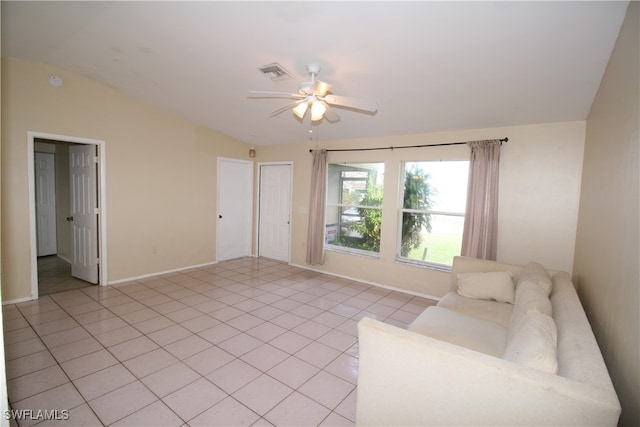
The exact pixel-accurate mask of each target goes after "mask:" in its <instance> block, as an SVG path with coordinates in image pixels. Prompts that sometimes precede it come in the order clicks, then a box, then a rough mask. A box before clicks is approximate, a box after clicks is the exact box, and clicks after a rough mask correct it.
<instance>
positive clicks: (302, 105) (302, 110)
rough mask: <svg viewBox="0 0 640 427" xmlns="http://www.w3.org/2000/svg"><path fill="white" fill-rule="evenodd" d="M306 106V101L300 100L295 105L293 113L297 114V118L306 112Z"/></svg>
mask: <svg viewBox="0 0 640 427" xmlns="http://www.w3.org/2000/svg"><path fill="white" fill-rule="evenodd" d="M307 107H308V104H307V103H306V102H301V103H300V104H298V105H296V106H295V108H294V109H293V113H294V114H295V115H296V116H298V118H300V119H301V118H303V117H304V114H305V113H306V112H307Z"/></svg>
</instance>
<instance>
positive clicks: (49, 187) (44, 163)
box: [35, 153, 58, 256]
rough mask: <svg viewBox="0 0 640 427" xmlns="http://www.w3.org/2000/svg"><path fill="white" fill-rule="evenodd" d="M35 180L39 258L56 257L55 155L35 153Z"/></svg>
mask: <svg viewBox="0 0 640 427" xmlns="http://www.w3.org/2000/svg"><path fill="white" fill-rule="evenodd" d="M35 178H36V179H35V181H36V182H35V184H36V234H37V242H38V256H47V255H54V254H56V253H57V252H58V243H57V236H56V175H55V155H54V154H52V153H35Z"/></svg>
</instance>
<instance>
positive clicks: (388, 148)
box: [309, 137, 509, 153]
mask: <svg viewBox="0 0 640 427" xmlns="http://www.w3.org/2000/svg"><path fill="white" fill-rule="evenodd" d="M499 141H500V145H502V143H503V142H508V141H509V138H508V137H505V138H502V139H500V140H499ZM469 142H472V141H468V142H444V143H442V144H423V145H403V146H400V147H377V148H337V149H334V150H327V152H329V151H373V150H391V151H393V150H395V149H401V148H423V147H442V146H445V145H463V144H464V145H466V144H468V143H469ZM309 152H310V153H312V152H313V150H311V149H310V150H309Z"/></svg>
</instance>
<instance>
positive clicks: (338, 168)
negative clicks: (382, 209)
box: [327, 163, 384, 206]
mask: <svg viewBox="0 0 640 427" xmlns="http://www.w3.org/2000/svg"><path fill="white" fill-rule="evenodd" d="M327 175H328V182H327V203H328V204H332V205H351V206H359V205H360V206H362V205H364V206H382V197H381V196H380V198H372V197H367V188H368V187H369V186H373V187H379V188H380V189H382V183H383V180H384V164H383V163H351V164H349V163H347V164H329V167H328V170H327Z"/></svg>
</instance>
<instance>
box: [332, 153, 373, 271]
mask: <svg viewBox="0 0 640 427" xmlns="http://www.w3.org/2000/svg"><path fill="white" fill-rule="evenodd" d="M332 165H335V166H342V167H352V168H353V169H351V171H354V170H357V169H360V170H366V169H367V168H365V167H362V168H359V167H358V165H378V169H377V173H380V172H381V173H382V174H383V176H384V171H385V168H386V164H385V162H384V161H352V162H339V163H338V162H331V163H328V165H327V168H328V170H330V168H331V166H332ZM346 171H349V170H348V169H345V170H342V171H340V176H339V177H338V183H339V186H338V187H337V192H338V194H339V198H340V203H331V202H330V201H329V195H330V190H329V185H330V173H328V174H327V199H326V201H325V242H324V248H325V250H327V251H332V252H340V253H346V254H350V255H358V256H363V257H369V258H377V259H379V258H380V250H381V248H382V241H381V242H380V248H379V249H378V251H373V250H366V249H359V248H353V247H349V246H342V245H337V244H333V243H329V242H328V231H329V229H328V227H329V225H328V224H327V220H326V218H327V215H328V211H329V209H338V214H337V217H338V222H337V223H336V224H332V225H337V226H338V227H342V224H343V223H342V222H341V219H342V216H343V212H344V210H348V209H352V208H355V209H375V210H378V211H379V212H380V215H381V217H382V215H383V213H384V211H383V204H382V203H380V205H379V206H369V205H363V204H360V203H358V204H354V203H344V200H343V194H344V192H343V189H344V184H343V183H344V182H345V181H364V182H365V183H366V184H365V193H363V194H366V185H368V183H369V180H370V175H368V176H367V178H366V179H365V178H357V177H355V178H349V177H343V176H342V174H343V173H344V172H346ZM367 172H369V173H370V169H369V170H368V171H367ZM381 185H382V191H383V200H384V179H382V184H381ZM381 227H382V225H381Z"/></svg>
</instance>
